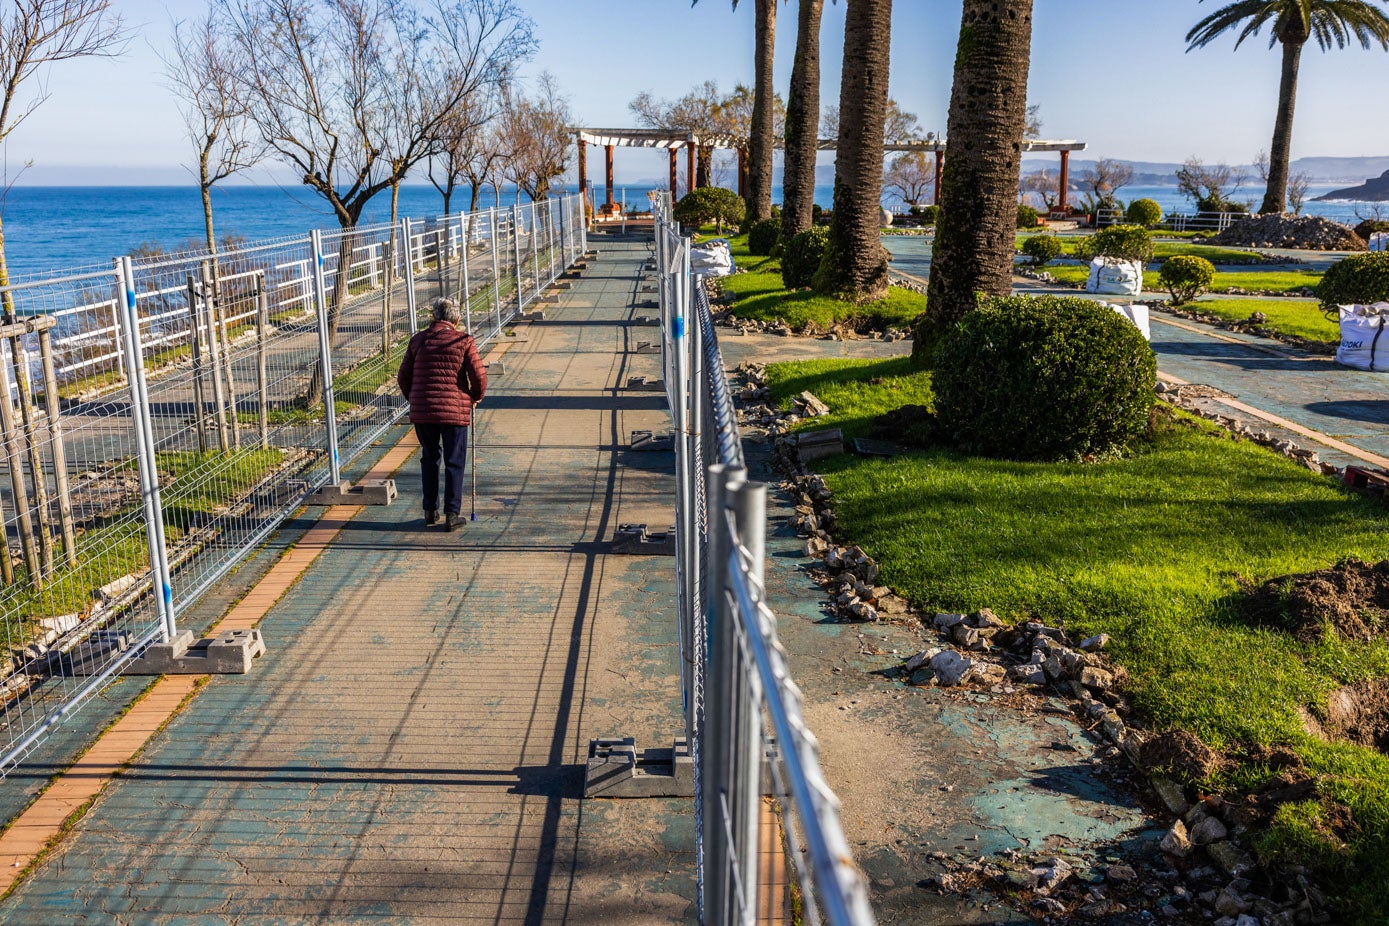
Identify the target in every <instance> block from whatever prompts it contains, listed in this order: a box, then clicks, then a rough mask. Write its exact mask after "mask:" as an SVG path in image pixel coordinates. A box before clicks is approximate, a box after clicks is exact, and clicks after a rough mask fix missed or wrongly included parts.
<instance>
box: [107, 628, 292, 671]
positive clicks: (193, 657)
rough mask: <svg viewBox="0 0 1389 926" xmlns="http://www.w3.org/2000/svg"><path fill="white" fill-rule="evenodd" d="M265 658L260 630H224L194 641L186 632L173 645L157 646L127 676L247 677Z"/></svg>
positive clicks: (139, 660)
mask: <svg viewBox="0 0 1389 926" xmlns="http://www.w3.org/2000/svg"><path fill="white" fill-rule="evenodd" d="M264 655H265V640H264V639H263V638H262V637H261V635H260V631H259V630H224V631H222V632H221V633H219V634H218V635H217V636H215V637H204V638H203V639H201V640H198V641H197V642H194V641H193V631H191V630H185V631H183V633H181V634H179V635H178V636H177V637H175V638H174V639H173V640H172V641H170V642H169V643H153V644H151V645H150V646H149V647H148V648H147V649H146V650H145V654H144V655H143V656H141V657H140V658H139V659H136V660H134V661H132V662H131V663H130V665H129V666H127V667H126V670H125V674H126V675H245V674H246V673H247V672H249V671H251V660H253V659H255V658H256V657H257V656H264Z"/></svg>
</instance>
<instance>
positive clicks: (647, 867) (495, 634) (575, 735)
mask: <svg viewBox="0 0 1389 926" xmlns="http://www.w3.org/2000/svg"><path fill="white" fill-rule="evenodd" d="M603 247H604V254H603V255H602V257H601V258H600V259H599V260H598V261H597V262H596V263H595V264H594V265H593V266H592V267H591V269H590V270H589V272H588V274H587V275H586V276H585V278H584V279H583V280H581V281H580V282H579V283H578V284H577V285H576V287H575V288H574V289H573V290H572V291H571V292H570V293H568V294H566V295H565V296H564V297H563V298H562V300H561V304H560V305H559V306H558V308H557V309H552V310H550V311H549V312H548V313H547V314H548V315H550V316H551V317H550V318H547V319H546V320H545V321H544V322H541V323H537V324H535V325H532V326H530V328H529V333H528V334H529V339H528V340H526V341H523V342H521V343H515V344H512V345H511V346H510V348H509V350H508V351H507V353H506V367H507V369H506V372H505V375H503V376H499V377H497V378H496V379H495V380H494V382H493V384H492V391H491V393H490V394H489V397H488V401H487V402H486V403H484V405H483V406H482V413H481V423H480V425H479V429H478V448H477V449H478V454H477V455H478V461H477V462H478V463H479V473H480V480H479V483H480V484H479V498H478V520H477V521H475V522H471V523H469V524H467V525H466V526H465V528H464V529H463V530H462V531H461V532H459V533H453V534H450V533H446V532H443V531H441V530H439V529H437V528H436V529H429V530H427V529H425V527H424V524H423V519H422V517H421V512H420V511H419V507H418V498H419V481H418V472H417V468H416V467H415V465H414V463H413V458H412V462H411V463H409V464H407V465H406V466H405V467H404V468H403V469H401V470H400V472H399V473H398V474H397V480H398V484H399V486H400V490H401V499H400V500H399V501H398V502H397V503H396V504H394V505H393V506H391V507H388V508H367V509H351V508H340V509H333V513H334V514H333V517H334V518H336V519H338V520H340V521H342V522H343V523H342V525H341V531H340V532H339V533H337V534H336V535H335V536H333V537H332V539H331V540H330V541H329V542H328V543H327V544H326V546H325V547H324V548H323V549H322V552H321V553H320V554H319V555H318V557H317V559H315V560H313V562H312V563H311V564H310V565H309V566H308V567H307V569H306V571H305V572H304V574H303V578H302V579H301V580H299V582H298V584H296V585H294V586H293V587H292V588H290V589H289V591H288V592H287V593H285V594H284V597H283V598H280V599H279V600H278V602H276V603H274V604H273V606H271V607H269V610H268V613H266V615H265V617H264V619H263V621H262V622H261V623H260V627H261V629H262V631H263V633H264V634H265V637H266V640H267V644H268V646H269V652H268V653H267V655H265V656H264V657H262V658H261V659H260V660H258V661H257V663H256V665H255V666H254V668H253V670H252V672H251V673H250V674H248V675H245V676H232V677H219V678H213V679H211V680H210V681H208V683H207V684H206V686H204V687H203V688H202V689H201V690H200V691H199V692H198V693H197V694H196V695H195V696H194V697H193V698H192V700H191V702H190V703H189V704H188V705H187V706H186V707H185V708H183V710H182V711H181V712H180V713H178V714H177V715H175V716H174V718H173V719H172V721H171V722H170V723H169V725H168V726H167V728H166V729H164V730H163V731H162V732H159V733H156V734H155V735H154V738H153V739H152V741H151V742H150V745H149V746H148V747H147V748H146V750H145V751H144V753H143V754H141V755H140V756H138V758H136V759H135V761H134V762H133V763H132V765H131V766H130V768H129V769H128V770H126V771H125V772H124V773H123V774H121V775H120V776H119V777H118V778H116V779H115V780H114V781H112V783H111V784H109V785H108V786H107V788H106V790H105V791H104V792H103V793H102V794H101V796H100V797H99V798H98V799H97V801H96V802H95V804H94V805H93V806H92V807H91V808H90V809H89V810H88V811H87V812H86V813H85V814H84V815H83V816H82V818H81V819H80V820H79V821H78V822H77V823H76V824H75V825H74V827H73V829H72V830H71V831H70V832H69V833H68V834H67V835H66V836H65V837H64V838H63V839H62V840H61V841H60V842H59V844H58V845H57V847H56V848H55V849H54V851H53V852H52V853H51V854H50V855H49V856H48V857H47V858H46V859H45V860H44V861H43V862H41V863H40V864H39V865H38V866H37V868H36V869H35V870H34V871H33V872H32V873H31V874H30V875H29V877H28V878H27V880H25V881H24V882H23V883H22V884H21V885H20V886H19V888H18V889H17V890H16V891H15V892H14V893H13V894H11V895H10V896H9V897H8V898H7V899H6V900H5V901H4V902H3V903H0V922H7V923H35V924H38V923H43V924H58V923H78V922H98V921H99V922H106V923H151V924H172V923H185V922H210V921H214V920H215V921H218V922H228V921H235V922H242V923H245V922H267V923H268V922H292V923H305V922H322V923H328V922H331V923H359V922H368V921H370V922H383V921H391V922H408V923H445V922H447V923H458V922H479V923H483V922H485V923H502V922H506V923H517V924H522V923H524V924H538V923H552V922H553V923H560V922H574V923H615V924H633V926H635V924H649V923H684V922H690V921H691V920H692V918H693V905H692V902H693V897H694V871H695V867H694V858H693V816H692V812H691V805H690V802H689V801H688V800H675V799H670V800H663V799H657V800H642V801H581V800H580V799H579V796H578V795H579V792H580V788H581V783H582V772H581V768H582V765H581V763H582V762H583V760H584V758H585V755H586V747H587V743H588V740H589V738H590V737H593V736H611V735H617V734H622V735H630V736H635V737H636V738H637V740H638V742H643V743H660V742H662V741H665V742H668V741H669V738H670V737H671V736H672V735H673V734H674V733H675V732H676V731H678V730H679V729H681V721H680V698H679V692H678V678H679V670H678V664H677V658H676V652H677V647H676V641H675V622H674V617H673V613H672V608H673V601H674V593H673V586H674V567H673V561H672V560H670V559H667V558H660V557H622V556H612V555H609V554H608V553H607V549H608V548H607V545H606V543H605V541H607V540H609V539H610V538H611V535H612V533H613V531H614V529H615V528H616V526H617V524H618V523H619V522H626V521H638V522H648V523H651V524H653V525H665V524H668V523H669V522H670V512H671V509H672V506H673V492H672V489H673V486H672V483H671V478H670V473H671V467H670V456H669V454H649V455H642V454H629V453H628V452H626V451H625V450H623V449H622V448H623V446H624V445H625V444H626V442H627V435H628V432H629V431H631V430H633V429H637V428H651V429H660V428H661V427H663V426H667V424H668V421H669V419H668V416H667V413H666V411H665V409H664V399H663V397H661V396H659V395H655V394H651V393H640V392H637V393H632V392H627V391H625V390H623V389H622V388H621V385H622V384H623V383H625V382H626V379H627V377H628V376H629V375H633V374H648V375H656V374H658V372H659V357H658V356H638V355H635V354H634V353H632V352H631V348H633V347H635V340H636V338H637V337H638V336H642V337H643V339H648V340H649V339H650V334H651V332H652V329H650V328H639V327H635V326H631V324H630V319H631V318H632V316H633V315H635V314H638V311H637V310H636V309H635V306H636V305H637V304H638V303H639V301H641V300H645V299H646V298H648V297H647V296H645V295H642V296H639V295H638V290H639V286H640V284H639V269H640V266H641V264H642V262H643V261H644V260H645V259H646V258H647V256H648V253H649V252H648V249H647V247H646V246H645V245H644V244H642V243H638V242H631V243H627V242H610V243H604V244H603ZM397 433H399V432H397ZM407 440H408V438H407ZM465 511H466V508H465ZM255 595H256V593H255V592H253V593H252V597H254V596H255ZM274 597H275V596H274V594H273V593H271V594H269V596H268V599H269V600H271V601H273V600H274ZM80 770H81V767H80V766H79V771H80Z"/></svg>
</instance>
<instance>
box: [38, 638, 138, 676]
mask: <svg viewBox="0 0 1389 926" xmlns="http://www.w3.org/2000/svg"><path fill="white" fill-rule="evenodd" d="M128 649H130V634H129V633H128V632H126V631H124V630H98V631H96V632H95V633H93V634H92V635H91V636H89V637H87V639H85V640H83V641H82V642H81V643H78V644H76V645H75V646H73V647H72V648H71V649H69V650H68V651H67V652H65V653H53V654H52V655H51V656H50V657H49V667H50V670H51V671H52V672H53V673H54V674H56V675H62V676H64V677H66V678H84V677H86V676H89V675H97V674H98V673H100V672H101V671H102V670H103V669H105V668H106V667H107V666H108V665H110V664H111V659H112V657H114V656H118V655H120V654H121V653H124V652H125V651H126V650H128Z"/></svg>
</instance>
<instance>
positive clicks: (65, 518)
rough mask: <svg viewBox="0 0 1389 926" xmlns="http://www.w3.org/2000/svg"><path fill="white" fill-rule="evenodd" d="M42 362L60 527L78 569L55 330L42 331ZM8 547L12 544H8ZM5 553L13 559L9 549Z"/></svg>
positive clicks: (70, 562) (69, 557) (65, 547)
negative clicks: (64, 441)
mask: <svg viewBox="0 0 1389 926" xmlns="http://www.w3.org/2000/svg"><path fill="white" fill-rule="evenodd" d="M39 359H40V361H41V362H42V363H43V401H44V409H45V411H46V412H47V414H48V436H49V440H50V441H52V446H53V453H52V456H53V483H54V487H55V488H56V489H57V491H58V526H59V529H60V530H61V532H62V537H63V552H64V553H65V554H66V556H67V563H68V565H69V566H76V565H77V534H76V531H75V528H74V526H73V521H72V493H71V490H70V489H69V488H68V455H67V448H66V447H64V446H63V423H62V420H61V417H60V415H61V411H60V406H59V401H58V371H57V368H56V367H55V366H54V364H53V337H52V328H44V329H42V330H41V331H39ZM7 546H8V544H7ZM0 552H3V555H4V556H5V559H6V560H8V559H9V551H8V549H6V550H4V551H0Z"/></svg>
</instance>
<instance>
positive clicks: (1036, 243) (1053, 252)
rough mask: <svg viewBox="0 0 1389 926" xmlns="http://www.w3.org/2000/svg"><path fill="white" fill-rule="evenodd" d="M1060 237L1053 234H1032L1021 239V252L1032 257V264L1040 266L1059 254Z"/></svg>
mask: <svg viewBox="0 0 1389 926" xmlns="http://www.w3.org/2000/svg"><path fill="white" fill-rule="evenodd" d="M1061 250H1062V248H1061V239H1060V238H1057V237H1056V236H1055V235H1033V236H1032V237H1031V238H1025V239H1023V243H1022V252H1023V253H1024V254H1026V255H1027V256H1028V257H1030V258H1032V266H1034V267H1041V266H1044V265H1045V264H1046V263H1047V262H1049V261H1053V260H1056V258H1058V257H1060V256H1061Z"/></svg>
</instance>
